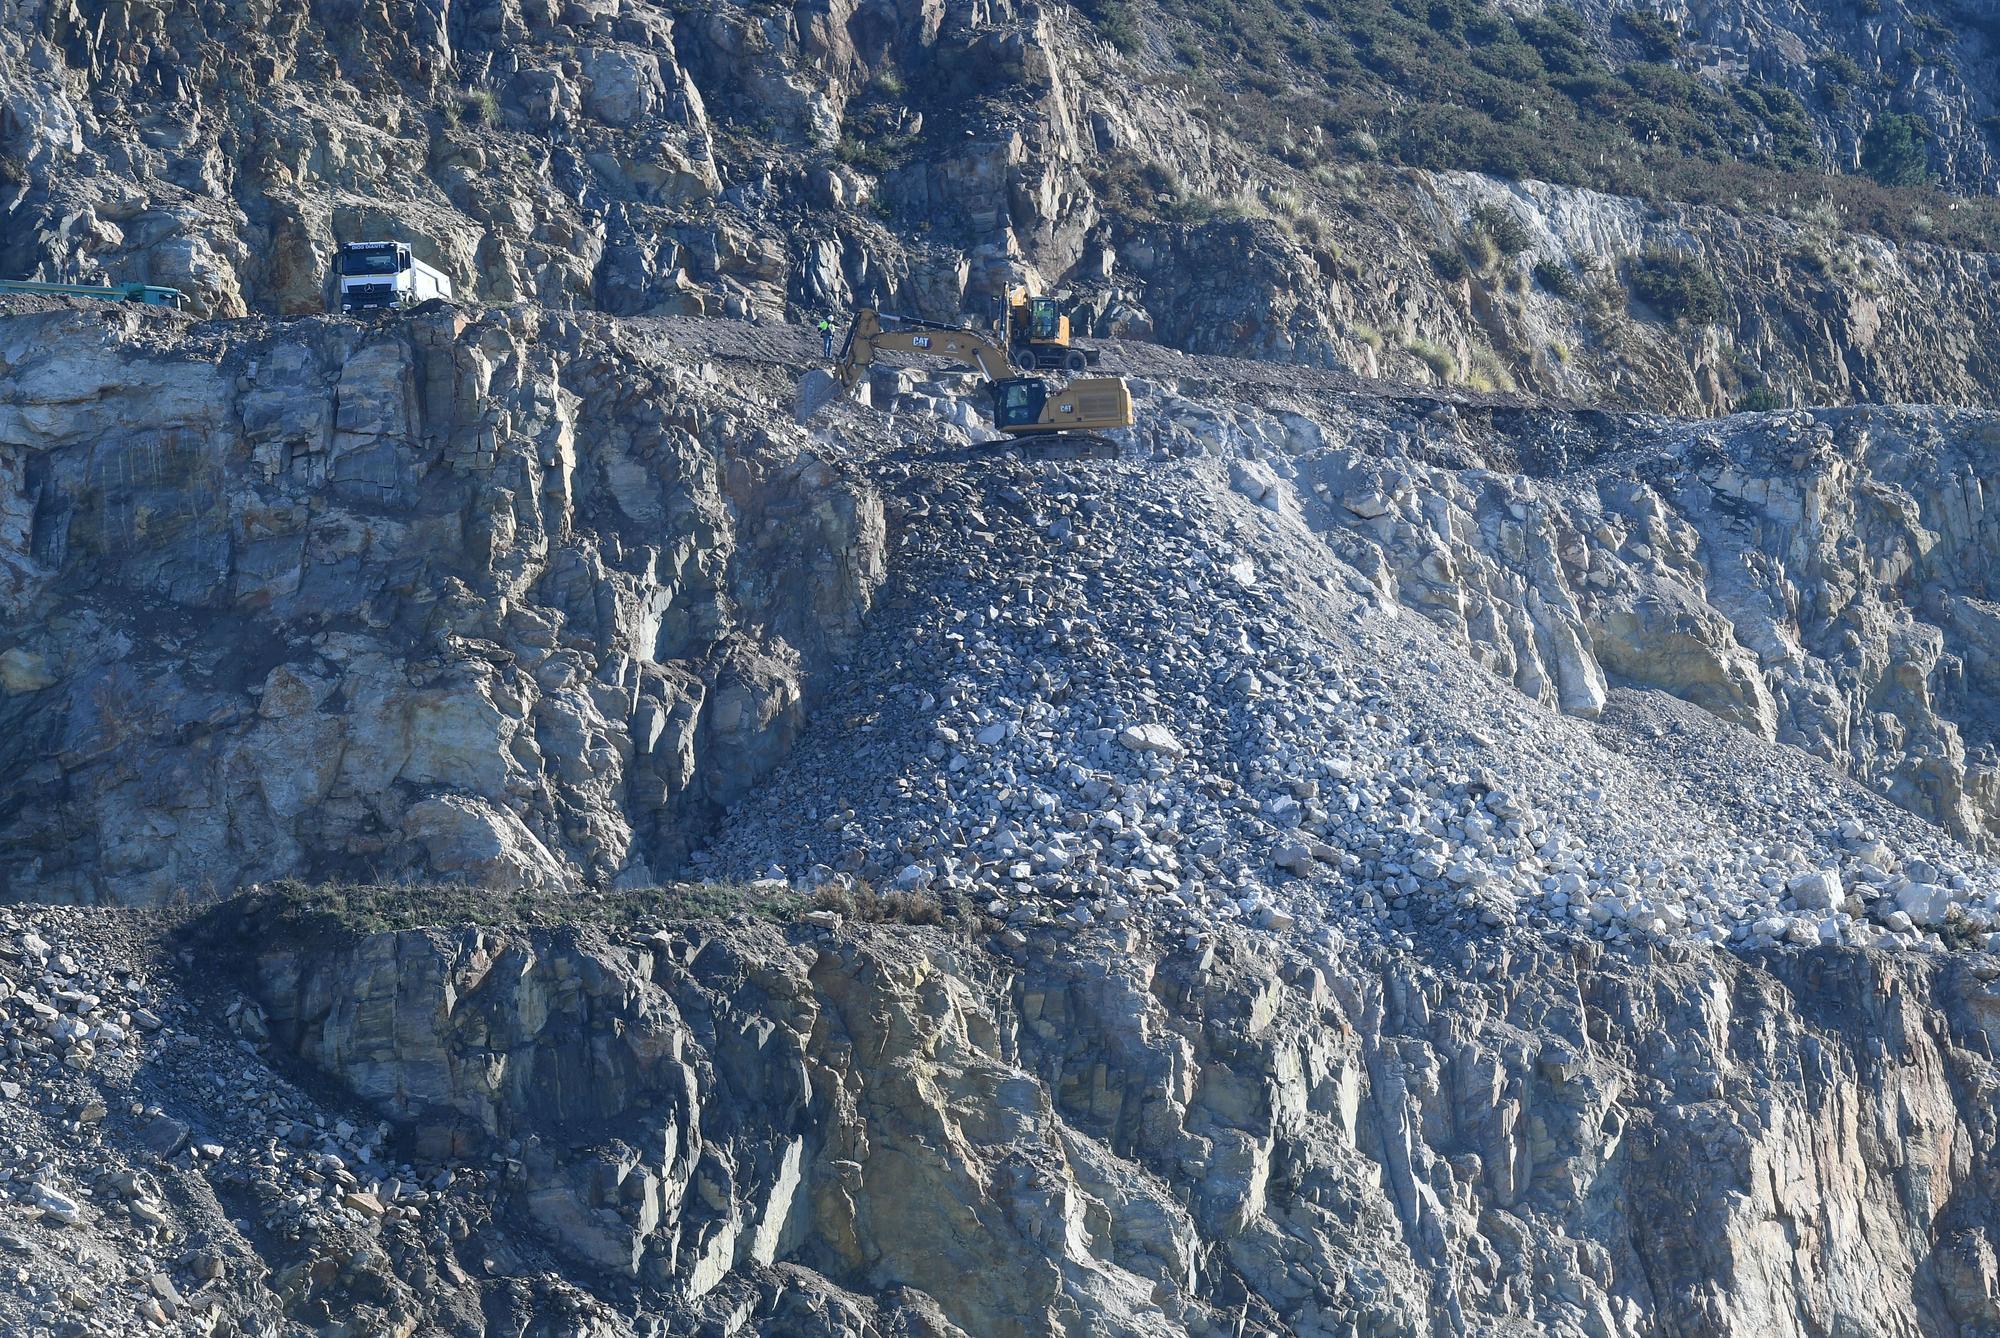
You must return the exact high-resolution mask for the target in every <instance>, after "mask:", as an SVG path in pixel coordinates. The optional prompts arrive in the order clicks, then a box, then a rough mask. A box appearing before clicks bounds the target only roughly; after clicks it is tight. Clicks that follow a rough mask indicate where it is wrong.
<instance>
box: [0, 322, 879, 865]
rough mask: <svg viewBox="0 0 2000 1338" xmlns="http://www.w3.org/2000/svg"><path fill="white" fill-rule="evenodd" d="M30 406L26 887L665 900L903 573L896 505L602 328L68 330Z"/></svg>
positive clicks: (13, 514) (2, 473)
mask: <svg viewBox="0 0 2000 1338" xmlns="http://www.w3.org/2000/svg"><path fill="white" fill-rule="evenodd" d="M163 335H164V337H163ZM0 384H4V386H5V389H4V391H0V480H4V481H5V483H6V488H5V493H4V501H0V506H4V508H5V510H4V511H0V610H4V615H5V618H6V621H7V622H8V624H9V632H8V634H7V636H6V640H7V646H6V649H5V651H4V655H0V769H4V770H6V771H7V772H8V774H10V775H12V776H13V777H14V778H15V781H14V783H13V784H11V785H10V786H9V787H8V790H7V795H6V798H5V800H4V802H0V851H4V854H0V895H11V896H14V897H25V896H29V895H33V896H37V897H43V898H55V899H62V900H77V901H95V900H105V899H111V900H116V901H120V902H126V903H135V902H137V903H145V902H160V901H169V900H174V899H178V898H185V897H188V896H191V895H192V896H201V895H204V894H212V893H213V892H214V891H215V890H218V889H221V890H226V889H228V888H231V887H234V886H236V885H238V884H239V883H242V882H247V881H254V880H257V879H261V878H270V877H275V876H281V875H287V874H297V875H304V876H313V877H320V876H331V875H336V874H341V873H347V874H349V875H352V874H357V873H362V872H372V873H374V874H377V875H380V876H391V875H395V876H402V875H419V876H428V877H449V878H464V879H472V880H477V881H481V882H488V883H492V884H494V885H497V886H502V887H514V886H531V887H540V886H554V885H557V884H565V883H570V882H574V881H576V880H578V879H587V880H589V881H593V882H599V883H607V882H617V881H620V880H625V881H639V882H646V881H650V880H652V879H653V878H654V877H655V874H654V872H653V870H655V869H656V868H662V867H667V866H670V865H671V864H672V863H673V862H675V861H677V860H678V859H680V858H681V857H682V856H683V855H684V854H685V848H686V843H687V840H688V831H689V829H690V827H691V826H692V825H694V824H696V823H697V821H698V820H699V819H702V818H704V817H705V816H706V815H707V814H709V813H711V812H712V811H713V809H714V808H715V806H717V805H719V804H723V803H727V802H728V801H729V800H730V799H732V798H733V797H735V796H736V795H738V794H740V793H741V792H742V791H743V790H744V788H745V787H747V786H749V785H750V784H752V783H753V782H754V781H755V780H756V778H757V777H758V776H759V775H760V774H762V772H763V771H764V770H765V769H767V768H768V767H769V766H770V765H771V764H772V762H774V761H775V760H776V758H777V757H778V756H779V755H781V754H782V752H783V749H784V747H785V745H786V742H787V740H788V739H789V737H790V735H791V733H792V732H793V731H794V730H796V729H797V727H798V725H799V722H800V720H801V719H802V712H803V705H802V703H803V700H804V698H805V696H806V695H807V694H808V693H809V692H810V686H811V676H812V674H813V673H814V672H815V670H817V669H819V668H822V667H824V666H826V665H828V664H829V663H830V662H831V661H832V660H833V659H835V658H837V657H838V656H840V655H841V654H842V653H843V650H844V648H845V647H846V646H847V645H848V644H849V642H850V641H851V639H852V637H853V635H854V633H855V630H856V628H857V627H858V625H859V621H860V619H861V616H862V614H863V613H864V612H865V611H866V609H867V607H868V604H869V600H870V597H871V595H872V592H873V590H874V588H875V586H876V584H877V583H878V582H879V581H880V579H881V574H882V563H883V522H882V514H881V509H880V505H879V502H878V501H877V500H876V499H875V497H874V496H873V494H872V493H871V491H870V490H869V489H868V488H867V487H866V486H864V485H863V484H861V483H859V482H858V481H857V480H856V479H855V478H854V477H853V476H852V475H851V474H850V473H848V472H846V471H844V470H843V469H841V468H840V467H838V466H837V465H836V464H834V463H832V462H830V461H828V460H827V459H825V458H822V456H821V455H819V454H817V453H816V452H815V451H814V450H813V448H812V447H811V446H810V445H809V444H808V443H807V442H806V441H805V440H804V439H803V437H802V436H801V435H800V434H798V433H796V431H795V430H789V429H787V428H784V427H774V426H772V424H771V423H770V422H769V421H768V420H753V419H752V418H751V417H750V416H749V414H748V412H746V407H745V405H744V404H743V403H742V402H741V401H739V400H737V399H735V398H734V396H732V394H730V393H727V392H723V391H721V390H718V389H717V388H716V387H714V386H713V385H711V384H707V383H705V382H704V380H703V378H702V375H701V372H700V369H699V368H692V367H670V366H667V365H665V364H664V363H662V362H660V361H658V360H657V359H653V358H649V357H647V356H646V355H645V354H644V353H643V352H642V351H641V350H639V349H638V348H636V347H634V346H627V345H621V344H619V343H618V342H617V341H616V340H615V339H614V338H611V337H609V336H608V335H607V333H606V330H605V328H604V327H603V326H602V325H596V324H592V323H589V322H584V323H578V322H576V321H570V320H563V319H557V318H548V317H542V316H538V315H535V314H532V313H528V312H526V311H515V312H511V313H500V314H495V315H492V316H489V317H486V318H484V319H481V320H478V321H470V322H469V321H467V320H465V319H464V318H462V317H457V316H453V315H451V314H443V315H439V316H437V317H434V318H429V319H419V320H415V321H411V322H405V323H398V324H397V325H395V326H392V327H388V328H385V329H380V330H376V331H369V330H365V329H362V328H359V327H355V326H352V325H342V324H333V323H326V322H311V323H304V324H290V325H278V326H263V327H256V328H254V329H253V330H245V329H244V328H242V327H232V328H229V329H226V330H224V329H218V328H215V327H192V328H187V329H182V328H179V327H175V328H174V329H172V330H171V331H170V332H163V331H162V330H161V329H160V327H157V326H153V325H149V324H147V323H145V322H144V321H142V320H139V319H138V318H135V317H133V316H130V315H128V314H125V313H122V312H116V311H112V312H100V311H77V312H63V311H52V312H48V313H45V314H41V315H28V316H20V317H16V318H14V319H11V320H8V321H6V322H5V323H4V333H0Z"/></svg>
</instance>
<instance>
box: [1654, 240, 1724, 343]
mask: <svg viewBox="0 0 2000 1338" xmlns="http://www.w3.org/2000/svg"><path fill="white" fill-rule="evenodd" d="M1631 278H1632V292H1633V295H1634V296H1636V297H1637V298H1638V299H1639V300H1640V301H1642V302H1644V303H1645V304H1646V305H1647V306H1649V307H1651V308H1653V310H1655V311H1657V312H1659V313H1660V314H1661V315H1662V316H1665V317H1666V318H1667V319H1669V320H1678V321H1689V322H1692V323H1694V324H1696V325H1711V324H1714V323H1715V322H1717V321H1720V320H1722V319H1723V318H1724V317H1725V316H1727V315H1728V314H1729V303H1728V300H1727V299H1726V298H1725V297H1724V296H1723V292H1722V285H1721V284H1720V283H1718V282H1717V281H1716V278H1715V275H1713V274H1711V273H1709V271H1708V269H1707V268H1706V267H1704V266H1703V265H1702V264H1701V262H1700V261H1698V260H1696V259H1695V258H1694V257H1693V256H1691V255H1688V254H1687V253H1686V252H1684V251H1675V250H1671V249H1668V248H1666V247H1653V248H1649V249H1648V250H1647V252H1646V253H1645V254H1644V255H1642V256H1635V257H1634V258H1633V260H1632V265H1631Z"/></svg>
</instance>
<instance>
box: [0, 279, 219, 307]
mask: <svg viewBox="0 0 2000 1338" xmlns="http://www.w3.org/2000/svg"><path fill="white" fill-rule="evenodd" d="M0 293H37V294H40V295H41V296H43V297H101V298H104V299H106V300H107V301H111V302H138V303H141V304H143V305H145V306H149V307H173V308H174V309H176V310H179V308H180V305H181V290H180V289H178V288H161V287H159V286H158V285H156V284H150V283H112V284H94V283H42V282H41V281H39V280H36V279H0Z"/></svg>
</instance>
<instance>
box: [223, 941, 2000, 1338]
mask: <svg viewBox="0 0 2000 1338" xmlns="http://www.w3.org/2000/svg"><path fill="white" fill-rule="evenodd" d="M1017 943H1018V944H1019V946H1016V947H1014V948H1012V949H1007V950H1005V951H1003V952H1000V953H989V952H988V951H986V950H983V949H981V948H978V947H975V946H973V945H970V944H966V943H963V942H952V941H949V940H946V939H943V938H939V937H933V936H929V935H926V934H923V933H920V932H914V931H901V932H891V933H883V932H870V933H865V934H862V935H860V936H858V937H847V936H844V935H843V936H835V935H833V934H829V933H821V934H819V935H817V936H814V935H812V934H810V933H809V934H807V935H806V936H805V937H803V938H801V937H799V936H797V935H792V936H789V938H788V937H787V936H785V935H782V934H779V933H777V932H773V931H764V932H761V933H760V932H747V931H746V932H729V933H720V934H711V933H708V932H703V931H693V932H686V931H670V932H665V933H660V934H656V935H653V936H651V937H646V936H636V937H632V938H629V939H623V940H599V939H596V938H594V937H593V936H591V935H588V934H585V935H582V936H571V935H568V934H556V935H550V934H546V933H537V934H523V933H518V932H511V931H480V932H472V931H468V932H464V933H458V934H449V933H444V934H439V933H420V932H409V933H403V934H397V935H379V936H376V937H373V938H369V939H365V940H362V941H360V942H358V943H356V944H354V945H353V946H350V947H347V948H342V949H340V950H337V951H334V952H331V953H328V952H326V951H324V950H315V951H312V952H300V951H296V950H280V951H274V952H270V953H267V954H266V955H265V956H264V957H263V959H262V966H261V968H260V979H261V984H260V987H259V988H260V989H261V991H262V993H263V997H264V999H265V1001H266V1003H267V1004H268V1006H269V1007H270V1009H271V1017H272V1023H273V1026H274V1028H275V1030H276V1033H277V1035H278V1036H279V1037H280V1038H281V1039H282V1041H283V1043H285V1044H288V1045H292V1046H295V1047H296V1048H297V1049H298V1050H299V1051H300V1053H302V1054H303V1055H304V1056H306V1057H307V1058H308V1059H309V1060H311V1061H312V1062H313V1063H314V1064H315V1065H316V1066H318V1067H320V1068H322V1069H323V1070H324V1071H326V1072H327V1073H329V1074H331V1075H334V1076H336V1077H338V1078H339V1079H340V1080H341V1081H343V1082H344V1083H346V1084H348V1085H350V1086H351V1088H352V1089H353V1090H354V1092H355V1093H356V1094H357V1095H358V1096H359V1097H360V1098H362V1099H363V1100H365V1101H366V1102H368V1103H369V1104H370V1105H371V1107H372V1108H373V1109H374V1110H376V1111H379V1112H380V1113H381V1114H382V1115H384V1116H386V1117H388V1118H389V1119H390V1120H391V1121H392V1123H394V1124H395V1125H396V1126H397V1128H398V1129H399V1130H400V1131H402V1133H403V1135H404V1136H406V1137H407V1138H409V1139H411V1140H413V1145H414V1146H415V1147H416V1148H418V1149H419V1150H421V1152H422V1153H423V1155H425V1156H427V1157H436V1156H445V1155H448V1154H456V1155H464V1154H465V1153H468V1152H470V1151H472V1150H473V1149H478V1148H484V1147H488V1146H499V1145H503V1144H504V1145H505V1146H506V1147H507V1148H508V1149H510V1152H509V1158H510V1160H509V1163H508V1164H509V1165H510V1166H511V1167H513V1168H514V1169H513V1180H512V1182H511V1184H510V1185H509V1188H508V1191H507V1193H508V1207H509V1210H510V1211H511V1213H512V1216H511V1217H509V1218H508V1219H507V1220H509V1221H510V1222H513V1223H515V1224H517V1225H518V1226H519V1227H520V1229H522V1230H525V1231H527V1232H530V1233H533V1234H536V1235H539V1236H540V1237H541V1239H543V1240H544V1241H545V1242H546V1243H547V1245H548V1246H549V1247H550V1248H553V1249H554V1250H556V1251H557V1252H559V1253H560V1254H561V1255H563V1256H564V1257H566V1258H568V1259H569V1260H570V1261H571V1262H572V1263H573V1264H574V1265H575V1266H576V1267H577V1268H578V1269H580V1270H583V1272H582V1273H580V1274H579V1276H585V1275H592V1276H598V1277H601V1278H603V1279H606V1280H607V1282H609V1281H611V1280H615V1279H621V1278H622V1279H630V1280H632V1281H633V1282H635V1283H636V1284H637V1286H638V1288H639V1291H638V1293H637V1294H638V1295H639V1296H640V1297H642V1298H643V1300H642V1301H641V1303H640V1304H641V1307H642V1309H643V1308H645V1307H647V1306H660V1307H663V1308H664V1309H663V1311H662V1313H664V1314H667V1315H670V1316H671V1315H682V1316H685V1317H687V1320H684V1321H681V1322H691V1320H692V1318H693V1317H694V1316H695V1315H700V1314H707V1315H712V1316H719V1315H720V1314H722V1313H724V1312H728V1313H734V1314H738V1315H742V1316H744V1317H745V1318H746V1319H748V1320H749V1321H751V1328H752V1331H755V1332H768V1333H772V1334H776V1333H799V1332H818V1331H819V1330H818V1329H817V1328H798V1329H793V1328H787V1327H786V1321H784V1320H781V1319H779V1318H777V1317H776V1316H777V1311H776V1310H775V1309H774V1307H776V1306H777V1304H778V1298H779V1297H781V1296H783V1295H784V1294H785V1292H786V1291H787V1289H788V1288H789V1289H791V1290H793V1291H796V1285H795V1284H793V1283H789V1282H787V1281H786V1279H785V1275H783V1274H782V1273H781V1272H774V1270H775V1269H777V1268H778V1266H780V1265H784V1264H787V1263H792V1264H798V1265H803V1266H804V1267H806V1268H808V1269H810V1270H813V1271H814V1272H815V1273H817V1274H819V1275H820V1276H821V1278H822V1279H824V1280H826V1281H829V1282H831V1283H833V1284H836V1285H837V1286H839V1287H841V1288H844V1289H847V1290H848V1291H850V1292H852V1293H853V1294H855V1295H856V1296H860V1297H870V1298H874V1299H873V1302H872V1304H873V1305H875V1306H883V1305H884V1302H885V1301H886V1299H887V1298H890V1297H894V1296H897V1295H899V1294H900V1293H899V1291H898V1289H909V1290H914V1291H916V1292H918V1293H921V1294H922V1295H923V1297H924V1298H925V1303H926V1308H928V1306H931V1305H934V1306H935V1308H936V1311H937V1313H938V1314H939V1315H941V1316H942V1318H943V1319H944V1320H946V1321H948V1322H949V1325H955V1326H956V1328H955V1329H954V1328H951V1327H944V1328H939V1329H935V1330H926V1331H927V1332H943V1333H953V1332H958V1331H963V1332H965V1333H971V1334H980V1335H994V1336H1001V1335H1031V1334H1046V1333H1073V1334H1082V1333H1099V1332H1116V1333H1125V1334H1142V1333H1143V1334H1158V1335H1177V1334H1222V1333H1232V1334H1233V1333H1262V1334H1322V1333H1324V1334H1335V1333H1350V1332H1365V1333H1382V1334H1392V1333H1393V1334H1451V1333H1463V1332H1468V1331H1473V1330H1479V1329H1483V1328H1484V1327H1485V1326H1488V1325H1498V1326H1499V1327H1498V1329H1497V1331H1503V1332H1512V1331H1515V1330H1517V1329H1518V1330H1520V1331H1524V1332H1525V1331H1534V1332H1540V1333H1548V1334H1578V1335H1581V1334H1591V1335H1611V1334H1639V1333H1654V1332H1679V1333H1705V1334H1718V1335H1720V1334H1740V1335H1746V1336H1747V1335H1751V1334H1758V1335H1768V1334H1800V1335H1803V1334H1807V1333H1815V1332H1819V1333H1823V1332H1838V1331H1844V1330H1845V1331H1854V1332H1866V1333H1877V1334H1918V1333H1941V1332H1962V1333H1975V1332H1983V1331H1984V1330H1985V1328H1986V1327H1988V1326H1990V1325H1992V1324H1993V1323H1994V1322H1996V1319H2000V1309H1996V1305H2000V1302H1997V1301H1996V1297H2000V1275H1997V1274H1996V1272H1995V1269H1994V1265H1993V1262H1992V1260H1993V1250H1994V1242H1993V1240H1992V1239H1991V1238H1990V1236H1991V1222H1992V1220H1993V1211H1994V1204H1993V1202H1992V1194H1993V1183H1994V1181H1993V1165H1992V1159H1993V1156H1994V1136H1995V1134H1994V1126H1993V1121H1992V1119H1991V1117H1990V1112H1988V1111H1987V1109H1986V1104H1987V1103H1986V1102H1985V1099H1984V1096H1983V1093H1984V1092H1986V1091H1987V1090H1989V1089H1990V1088H1991V1087H1992V1085H1993V1084H1994V1083H1995V1082H1996V1081H2000V1076H1996V1073H1995V1071H1994V1067H1993V1064H1992V1062H1991V1060H1990V1058H1988V1057H1987V1054H1988V1050H1989V1047H1990V1042H1991V1028H1992V1027H1993V1025H1994V1024H1995V1021H1996V1018H2000V1014H1996V995H1995V988H1994V986H1993V985H1992V984H1991V983H1990V982H1989V981H1988V980H1987V979H1985V977H1986V976H1987V975H1990V964H1988V966H1987V967H1985V968H1984V969H1982V968H1981V967H1979V966H1978V965H1976V964H1975V962H1973V961H1959V962H1953V961H1947V960H1944V959H1936V960H1932V961H1923V960H1919V959H1916V958H1903V959H1900V960H1895V959H1889V958H1882V957H1878V956H1869V955H1863V954H1835V955H1826V954H1804V955H1793V954H1785V955H1781V956H1776V957H1772V958H1767V959H1765V960H1763V961H1761V962H1758V963H1747V962H1737V961H1734V960H1732V959H1729V958H1726V957H1713V956H1709V955H1707V954H1699V955H1693V956H1689V955H1683V954H1680V953H1676V952H1674V951H1672V950H1654V951H1640V952H1638V953H1637V954H1636V955H1633V954H1628V953H1616V954H1611V955H1605V954H1603V953H1602V952H1601V951H1600V950H1599V949H1597V948H1596V947H1594V946H1592V945H1589V944H1585V943H1577V944H1575V945H1571V946H1564V945H1557V944H1549V943H1541V944H1536V945H1531V944H1528V943H1523V942H1515V941H1511V940H1504V939H1503V940H1496V941H1487V942H1482V943H1476V944H1475V943H1465V944H1464V945H1462V946H1461V947H1460V948H1457V949H1455V950H1453V951H1452V952H1451V953H1449V954H1442V955H1437V956H1433V955H1431V954H1430V953H1429V952H1428V951H1425V952H1420V953H1419V954H1417V955H1415V956H1411V955H1405V954H1394V953H1391V954H1375V955H1373V956H1369V957H1366V958H1365V959H1364V958H1357V957H1356V956H1354V955H1352V954H1350V953H1348V952H1346V951H1343V950H1342V949H1341V948H1340V947H1339V946H1338V945H1337V944H1332V943H1322V944H1316V945H1310V946H1304V947H1292V948H1287V949H1282V950H1279V951H1277V952H1275V953H1274V952H1272V950H1270V949H1255V948H1252V947H1251V946H1249V945H1248V944H1247V943H1245V942H1244V941H1242V940H1240V939H1235V938H1225V939H1224V940H1223V941H1221V942H1220V943H1218V944H1217V945H1216V948H1215V949H1213V950H1210V951H1208V952H1205V953H1203V954H1202V955H1200V956H1199V957H1188V956H1185V955H1181V954H1174V955H1171V956H1165V957H1163V956H1161V955H1160V954H1159V952H1158V950H1157V949H1156V948H1154V947H1153V946H1151V945H1150V944H1148V943H1144V942H1142V941H1140V940H1139V939H1138V938H1137V936H1135V935H1129V934H1128V935H1125V936H1122V937H1121V936H1119V935H1116V934H1114V935H1112V936H1111V937H1109V938H1106V937H1103V936H1100V935H1086V936H1082V937H1079V938H1076V939H1074V940H1071V939H1069V938H1068V937H1067V936H1065V935H1063V934H1061V933H1059V932H1058V933H1048V932H1045V931H1044V932H1037V933H1035V934H1033V935H1032V936H1030V937H1029V938H1027V939H1026V940H1025V941H1020V940H1017ZM1980 960H1983V959H1980ZM513 1149H518V1150H517V1151H515V1150H513ZM872 1322H875V1323H881V1320H880V1319H879V1317H878V1318H876V1319H875V1320H874V1321H872ZM672 1326H673V1322H670V1324H669V1327H672ZM861 1330H862V1331H863V1332H870V1333H873V1332H877V1331H882V1332H892V1331H896V1330H894V1329H893V1328H892V1327H891V1326H890V1325H889V1324H887V1323H881V1328H880V1330H878V1329H876V1328H875V1327H871V1321H863V1322H862V1324H861Z"/></svg>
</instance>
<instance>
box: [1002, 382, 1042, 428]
mask: <svg viewBox="0 0 2000 1338" xmlns="http://www.w3.org/2000/svg"><path fill="white" fill-rule="evenodd" d="M1048 402H1049V387H1048V383H1047V382H1046V381H1043V380H1042V379H1041V378H1040V377H1036V376H1016V377H1011V378H1009V379H1008V380H1005V381H995V382H994V383H993V426H994V427H996V428H998V429H1000V430H1001V431H1002V432H1019V431H1020V430H1021V429H1023V428H1034V427H1038V426H1040V424H1041V421H1042V406H1043V405H1045V404H1047V403H1048Z"/></svg>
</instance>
